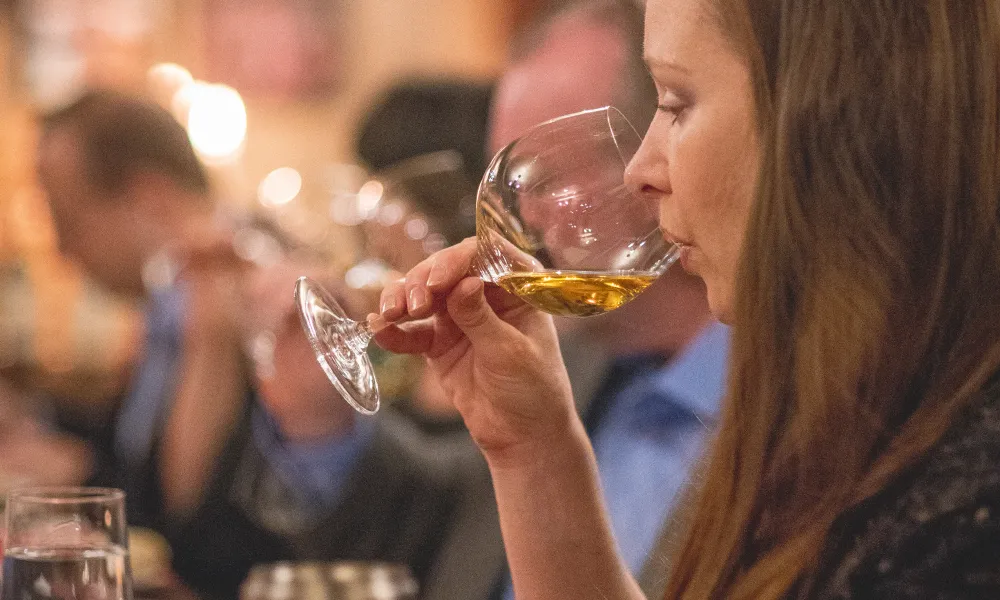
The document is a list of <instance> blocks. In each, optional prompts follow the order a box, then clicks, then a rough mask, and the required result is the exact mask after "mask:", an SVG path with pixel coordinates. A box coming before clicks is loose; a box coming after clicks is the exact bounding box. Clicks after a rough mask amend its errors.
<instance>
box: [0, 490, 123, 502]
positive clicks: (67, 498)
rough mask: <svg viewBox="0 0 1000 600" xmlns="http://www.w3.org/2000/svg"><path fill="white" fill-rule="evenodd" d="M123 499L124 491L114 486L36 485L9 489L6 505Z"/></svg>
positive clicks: (116, 500)
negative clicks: (14, 503)
mask: <svg viewBox="0 0 1000 600" xmlns="http://www.w3.org/2000/svg"><path fill="white" fill-rule="evenodd" d="M123 500H125V492H124V491H122V490H119V489H116V488H104V487H84V486H38V487H28V488H21V489H16V490H11V491H10V492H8V493H7V506H10V505H11V503H13V502H22V503H25V502H29V503H33V504H97V503H101V502H118V501H123Z"/></svg>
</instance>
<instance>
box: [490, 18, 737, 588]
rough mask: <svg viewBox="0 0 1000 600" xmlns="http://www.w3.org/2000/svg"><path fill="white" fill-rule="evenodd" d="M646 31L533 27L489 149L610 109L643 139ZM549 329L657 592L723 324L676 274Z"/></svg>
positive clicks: (628, 23) (496, 111)
mask: <svg viewBox="0 0 1000 600" xmlns="http://www.w3.org/2000/svg"><path fill="white" fill-rule="evenodd" d="M642 35H643V15H642V10H641V8H640V7H639V6H638V3H636V2H633V1H632V0H589V1H585V2H575V3H570V4H567V5H566V6H564V7H556V8H554V9H553V10H552V11H551V12H550V13H548V14H545V15H543V16H542V17H541V18H540V20H539V21H538V22H536V23H534V24H531V25H529V27H528V28H527V29H526V30H525V31H524V32H522V33H521V35H520V36H519V37H518V38H517V39H516V40H515V41H514V43H513V44H512V49H511V57H510V64H509V66H508V68H507V70H506V72H505V73H504V75H503V77H502V78H501V79H500V81H499V83H498V85H497V89H496V93H495V95H494V101H493V106H492V111H491V114H490V129H489V151H490V153H491V154H492V153H495V152H498V151H499V150H500V149H502V148H503V147H504V146H505V145H506V144H508V143H509V142H511V141H513V140H514V139H516V138H517V137H519V136H520V135H522V134H523V133H524V132H525V131H526V130H527V129H529V128H530V127H531V126H532V125H534V124H536V123H540V122H542V121H546V120H548V119H552V118H555V117H558V116H560V115H564V114H568V113H573V112H577V111H581V110H585V109H590V108H597V107H601V106H606V105H612V106H616V107H617V108H619V109H620V110H621V111H622V112H623V114H625V116H626V117H627V118H628V119H629V121H630V122H631V123H632V124H633V125H635V127H636V128H637V130H638V131H639V133H640V134H641V133H643V132H644V131H645V130H646V128H647V127H648V125H649V123H650V121H651V119H652V117H653V112H654V110H655V108H656V104H657V98H656V89H655V88H654V86H653V82H652V79H651V78H650V76H649V73H648V71H647V69H646V66H645V64H644V63H643V60H642ZM556 321H557V327H558V328H559V329H560V331H561V335H560V347H561V349H562V352H563V356H564V360H565V361H566V365H567V369H568V370H569V374H570V381H571V383H572V385H573V391H574V397H575V398H576V400H577V403H578V406H579V408H580V410H581V412H582V413H583V415H584V416H585V419H584V423H585V425H586V428H587V431H588V434H589V435H590V437H591V440H592V442H593V444H594V449H595V452H596V454H597V464H598V469H599V471H600V476H601V481H602V483H603V486H604V487H603V489H604V493H605V500H606V503H607V506H608V510H609V513H610V516H611V525H612V529H613V531H614V534H615V539H616V541H617V542H618V546H619V548H620V549H621V551H622V553H623V555H624V558H625V561H626V564H627V565H628V567H629V569H630V570H631V571H632V572H633V573H635V574H636V575H640V574H641V578H640V579H641V582H642V584H643V586H644V588H645V589H646V591H647V593H648V594H649V595H650V597H656V596H658V595H661V594H662V586H663V585H665V581H666V565H665V564H664V563H663V561H662V560H661V559H658V558H653V557H662V556H663V552H662V551H657V550H656V547H657V546H658V544H668V543H669V540H670V539H671V537H672V528H671V525H672V523H673V512H674V508H675V506H676V504H677V503H678V501H679V497H680V492H681V490H682V489H683V488H684V486H685V484H686V483H687V481H688V477H689V473H690V471H691V468H692V467H693V466H694V465H695V463H696V462H697V458H698V456H699V455H700V452H701V450H702V446H703V444H704V442H705V440H706V438H708V437H709V436H710V435H711V434H712V432H713V431H714V426H715V421H716V416H717V412H718V406H719V403H720V399H721V396H722V394H723V391H724V385H725V367H726V360H727V354H728V331H727V328H726V327H725V326H723V325H721V324H719V323H718V322H716V321H715V320H714V319H713V318H712V316H711V315H710V313H709V310H708V303H707V300H706V297H705V289H704V285H703V284H702V283H701V281H700V280H699V279H697V278H695V277H692V276H690V275H687V274H685V273H684V272H683V271H681V270H680V269H671V270H669V271H668V272H667V273H666V274H665V275H663V276H662V277H660V278H659V279H658V280H657V281H656V282H655V283H653V284H652V285H651V286H650V287H649V288H648V289H647V290H646V291H644V292H643V293H642V294H640V295H639V296H638V297H637V298H636V299H635V300H634V301H632V302H630V303H628V304H626V305H625V306H623V307H622V308H620V309H618V310H615V311H612V312H610V313H608V314H606V315H602V316H597V317H590V318H587V319H556ZM504 597H505V598H512V597H513V590H512V588H510V587H508V588H507V590H506V592H505V595H504Z"/></svg>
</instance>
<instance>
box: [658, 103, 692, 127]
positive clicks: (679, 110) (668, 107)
mask: <svg viewBox="0 0 1000 600" xmlns="http://www.w3.org/2000/svg"><path fill="white" fill-rule="evenodd" d="M656 109H657V110H658V111H660V112H662V113H666V114H667V115H670V119H671V121H670V122H671V124H676V123H677V121H679V120H680V118H681V117H682V116H683V115H684V109H685V107H684V106H679V105H674V104H660V105H657V107H656Z"/></svg>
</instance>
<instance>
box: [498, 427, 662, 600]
mask: <svg viewBox="0 0 1000 600" xmlns="http://www.w3.org/2000/svg"><path fill="white" fill-rule="evenodd" d="M536 447H537V449H538V450H537V451H535V450H533V449H532V448H527V447H523V448H518V449H517V450H516V451H509V452H505V453H504V454H503V455H499V456H498V455H495V454H494V455H490V454H489V453H488V455H487V460H488V462H489V464H490V472H491V473H492V476H493V485H494V488H495V490H496V496H497V505H498V507H499V510H500V525H501V528H502V530H503V537H504V545H505V546H506V548H507V558H508V561H509V563H510V569H511V574H512V577H513V580H514V590H515V593H516V594H515V595H516V596H517V598H518V599H519V600H557V599H560V598H566V599H573V600H585V599H589V598H596V599H604V598H614V599H629V598H633V599H639V598H643V595H642V592H641V591H640V590H639V587H638V585H636V583H635V581H634V580H633V579H632V576H631V575H630V574H629V572H628V569H627V568H626V567H625V565H624V564H623V562H622V560H621V558H620V557H619V555H618V551H617V547H616V545H615V542H614V538H613V537H612V534H611V528H610V525H609V522H608V518H607V514H606V510H605V508H604V501H603V497H602V494H601V489H600V482H599V481H598V476H597V463H596V461H595V459H594V453H593V450H592V449H591V446H590V444H589V442H588V441H587V437H586V434H585V433H584V430H583V425H582V424H581V423H580V422H579V420H573V421H572V423H571V424H570V425H569V426H568V427H567V430H566V431H565V436H564V439H561V440H551V439H550V440H545V442H544V443H539V444H538V445H537V446H536Z"/></svg>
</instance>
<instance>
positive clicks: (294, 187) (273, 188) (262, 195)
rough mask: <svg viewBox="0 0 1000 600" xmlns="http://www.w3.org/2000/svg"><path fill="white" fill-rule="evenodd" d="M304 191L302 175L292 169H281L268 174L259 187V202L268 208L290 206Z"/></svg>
mask: <svg viewBox="0 0 1000 600" xmlns="http://www.w3.org/2000/svg"><path fill="white" fill-rule="evenodd" d="M300 191H302V175H300V174H299V172H298V171H296V170H295V169H293V168H291V167H281V168H280V169H275V170H273V171H271V172H270V173H268V174H267V176H266V177H264V179H263V180H261V182H260V185H259V186H257V200H258V201H259V202H260V203H261V204H263V205H264V206H267V207H272V208H273V207H278V206H284V205H285V204H288V203H289V202H291V201H292V200H294V199H295V197H296V196H298V195H299V192H300Z"/></svg>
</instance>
